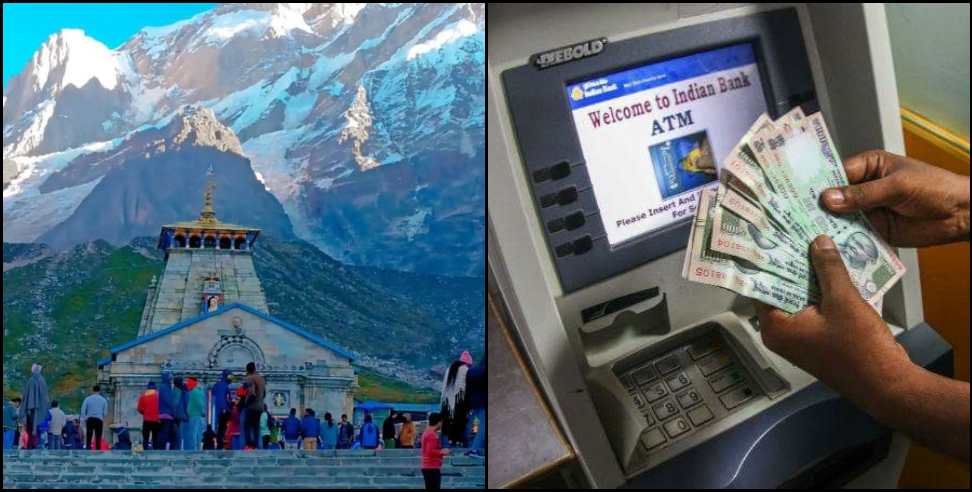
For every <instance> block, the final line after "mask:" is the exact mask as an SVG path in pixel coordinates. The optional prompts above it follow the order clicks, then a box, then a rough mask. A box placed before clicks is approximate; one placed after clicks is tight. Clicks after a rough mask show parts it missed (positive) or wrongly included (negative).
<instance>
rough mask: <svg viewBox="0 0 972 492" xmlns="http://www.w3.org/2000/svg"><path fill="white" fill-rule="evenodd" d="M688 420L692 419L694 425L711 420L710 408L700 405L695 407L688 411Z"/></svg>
mask: <svg viewBox="0 0 972 492" xmlns="http://www.w3.org/2000/svg"><path fill="white" fill-rule="evenodd" d="M688 417H689V420H691V421H692V424H694V425H702V424H704V423H706V422H708V421H710V420H712V410H709V407H707V406H705V405H702V406H701V407H699V408H695V409H693V410H690V411H689V412H688Z"/></svg>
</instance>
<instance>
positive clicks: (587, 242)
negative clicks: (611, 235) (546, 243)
mask: <svg viewBox="0 0 972 492" xmlns="http://www.w3.org/2000/svg"><path fill="white" fill-rule="evenodd" d="M593 247H594V240H593V239H591V236H584V237H582V238H580V239H576V240H574V241H571V242H567V243H563V244H561V245H558V246H557V247H555V248H554V252H555V253H556V254H557V257H558V258H559V257H562V256H567V255H570V254H575V255H582V254H584V253H587V252H588V251H590V250H591V248H593Z"/></svg>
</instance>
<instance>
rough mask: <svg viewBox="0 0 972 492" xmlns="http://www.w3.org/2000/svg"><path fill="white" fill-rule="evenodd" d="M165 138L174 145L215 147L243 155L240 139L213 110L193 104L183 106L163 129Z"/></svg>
mask: <svg viewBox="0 0 972 492" xmlns="http://www.w3.org/2000/svg"><path fill="white" fill-rule="evenodd" d="M164 132H165V134H166V135H167V137H166V140H170V141H171V143H173V144H176V145H181V144H184V143H185V142H188V143H189V144H191V145H198V146H206V147H215V148H217V149H219V150H220V151H223V152H235V153H237V154H239V155H243V149H242V148H241V147H240V139H239V138H237V136H236V134H235V133H233V130H231V129H229V128H227V127H226V125H223V124H222V123H220V121H219V119H217V118H216V115H215V114H213V110H212V109H209V108H204V107H199V106H195V105H189V106H183V107H182V108H180V109H179V111H178V112H177V113H176V114H175V115H174V116H173V117H172V120H171V121H170V122H169V124H168V125H166V127H165V129H164Z"/></svg>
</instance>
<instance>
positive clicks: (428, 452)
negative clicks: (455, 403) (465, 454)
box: [422, 412, 449, 490]
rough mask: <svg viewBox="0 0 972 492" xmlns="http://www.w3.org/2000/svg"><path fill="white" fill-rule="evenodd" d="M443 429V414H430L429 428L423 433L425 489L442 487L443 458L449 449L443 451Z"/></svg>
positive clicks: (423, 476)
mask: <svg viewBox="0 0 972 492" xmlns="http://www.w3.org/2000/svg"><path fill="white" fill-rule="evenodd" d="M440 428H442V414H439V413H435V412H433V413H430V414H429V427H428V428H427V429H425V432H423V433H422V478H424V479H425V488H426V489H428V490H439V489H440V488H441V486H442V457H443V456H445V455H447V454H449V449H448V448H446V449H442V441H441V440H440V438H439V429H440Z"/></svg>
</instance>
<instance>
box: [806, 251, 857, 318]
mask: <svg viewBox="0 0 972 492" xmlns="http://www.w3.org/2000/svg"><path fill="white" fill-rule="evenodd" d="M810 261H811V263H813V269H814V271H815V272H816V273H817V283H818V284H819V285H820V309H821V310H822V311H823V312H824V313H828V312H830V311H831V310H832V309H833V308H835V307H836V305H839V304H840V303H845V302H849V301H850V300H852V299H855V298H860V294H859V293H858V291H857V289H856V288H855V287H854V284H852V283H851V279H850V276H849V275H848V274H847V267H845V266H844V261H843V260H842V259H841V257H840V253H839V252H838V251H837V245H835V244H834V241H833V240H831V239H830V237H828V236H827V235H825V234H821V235H820V236H817V238H816V239H814V240H813V243H812V244H811V245H810Z"/></svg>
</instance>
